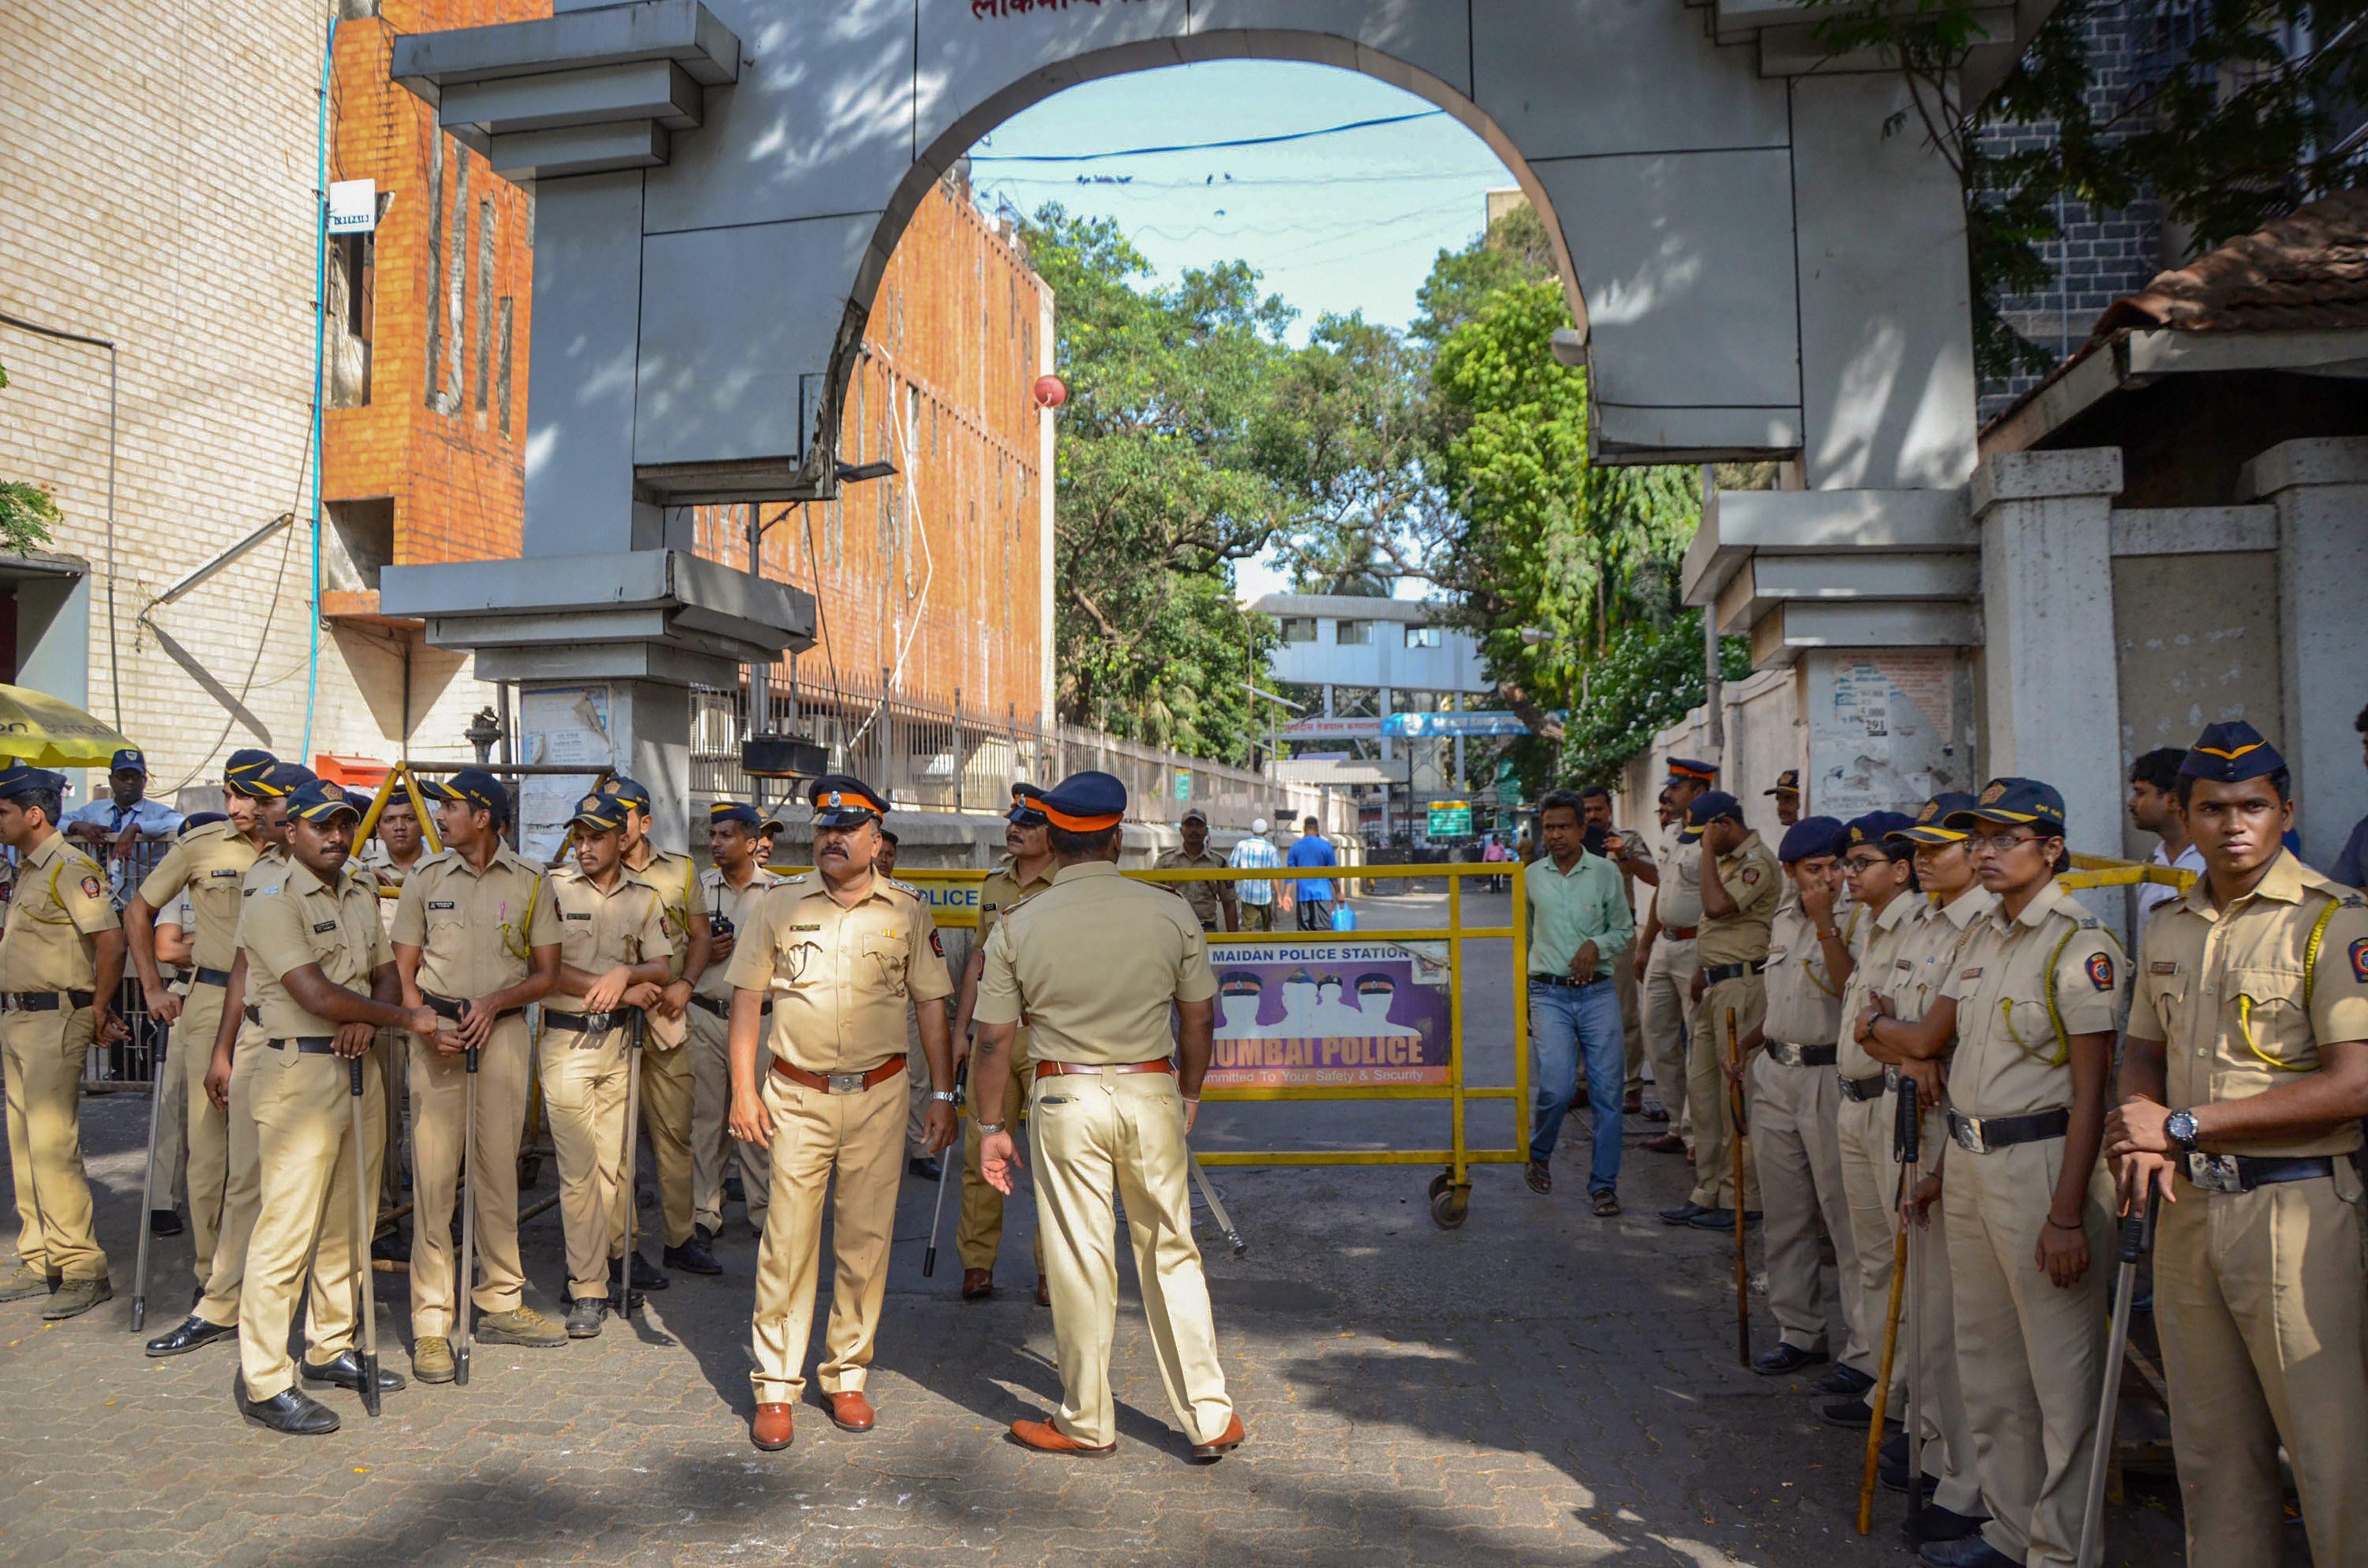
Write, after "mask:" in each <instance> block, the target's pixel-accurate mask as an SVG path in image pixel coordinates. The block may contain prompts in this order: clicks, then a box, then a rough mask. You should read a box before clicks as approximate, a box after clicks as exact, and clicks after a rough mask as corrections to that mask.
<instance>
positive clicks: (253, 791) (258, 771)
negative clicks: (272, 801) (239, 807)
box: [222, 746, 282, 799]
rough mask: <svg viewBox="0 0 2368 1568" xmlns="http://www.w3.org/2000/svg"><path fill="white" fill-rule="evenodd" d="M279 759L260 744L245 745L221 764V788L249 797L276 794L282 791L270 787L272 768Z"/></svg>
mask: <svg viewBox="0 0 2368 1568" xmlns="http://www.w3.org/2000/svg"><path fill="white" fill-rule="evenodd" d="M276 767H279V758H278V757H276V756H272V755H271V754H270V753H269V752H268V751H265V750H264V749H263V748H262V747H260V746H245V747H242V748H241V749H239V750H237V751H234V752H233V753H231V754H230V760H229V761H228V762H226V763H224V764H223V765H222V788H224V789H226V790H231V791H232V792H233V793H234V794H240V795H245V796H247V797H249V798H250V799H253V798H257V797H269V796H276V795H279V794H280V793H282V791H280V790H276V789H274V788H272V785H271V772H272V769H274V768H276Z"/></svg>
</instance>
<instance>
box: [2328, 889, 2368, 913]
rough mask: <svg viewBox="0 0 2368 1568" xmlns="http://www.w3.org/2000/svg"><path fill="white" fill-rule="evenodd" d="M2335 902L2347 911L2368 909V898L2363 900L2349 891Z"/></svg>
mask: <svg viewBox="0 0 2368 1568" xmlns="http://www.w3.org/2000/svg"><path fill="white" fill-rule="evenodd" d="M2335 902H2336V903H2339V904H2340V905H2341V906H2342V907H2344V908H2345V909H2368V898H2362V897H2361V896H2360V895H2359V894H2358V893H2356V892H2350V891H2348V890H2347V891H2346V892H2345V893H2344V894H2343V896H2342V897H2341V898H2339V899H2337V900H2336V901H2335Z"/></svg>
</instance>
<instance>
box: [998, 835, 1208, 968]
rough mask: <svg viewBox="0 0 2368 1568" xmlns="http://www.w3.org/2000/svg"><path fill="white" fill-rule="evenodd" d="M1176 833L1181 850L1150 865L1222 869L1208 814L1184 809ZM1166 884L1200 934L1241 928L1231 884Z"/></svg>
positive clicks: (1166, 853)
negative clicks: (1186, 905) (1212, 845)
mask: <svg viewBox="0 0 2368 1568" xmlns="http://www.w3.org/2000/svg"><path fill="white" fill-rule="evenodd" d="M1176 831H1177V833H1178V834H1179V835H1181V836H1182V837H1183V840H1184V847H1182V848H1181V849H1169V850H1167V851H1164V852H1163V853H1162V854H1161V855H1160V857H1159V858H1158V859H1157V860H1156V861H1154V862H1152V864H1153V865H1154V866H1155V867H1156V869H1159V870H1162V871H1222V870H1224V869H1225V858H1224V856H1223V855H1220V854H1218V853H1216V852H1215V851H1214V850H1212V849H1211V848H1210V847H1209V813H1208V812H1204V811H1202V810H1201V808H1200V807H1198V806H1190V807H1188V808H1186V810H1185V812H1184V818H1183V820H1182V821H1181V822H1179V823H1178V824H1176ZM1166 885H1167V890H1168V891H1169V892H1173V893H1175V894H1176V895H1177V896H1178V897H1179V898H1181V899H1182V900H1183V901H1184V902H1185V903H1189V904H1190V905H1191V906H1192V917H1193V918H1194V919H1196V920H1198V921H1200V923H1201V930H1202V931H1203V932H1209V931H1238V930H1240V929H1241V927H1242V906H1241V904H1240V903H1239V901H1237V900H1236V899H1235V897H1234V884H1233V883H1231V882H1215V881H1210V882H1203V881H1190V882H1169V883H1167V884H1166ZM981 940H985V938H984V937H982V938H981Z"/></svg>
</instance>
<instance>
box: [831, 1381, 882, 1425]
mask: <svg viewBox="0 0 2368 1568" xmlns="http://www.w3.org/2000/svg"><path fill="white" fill-rule="evenodd" d="M822 1397H823V1401H824V1403H827V1404H828V1405H829V1406H830V1421H831V1425H832V1426H836V1427H837V1428H838V1429H839V1430H840V1431H842V1432H869V1431H871V1421H872V1410H871V1401H870V1400H868V1399H866V1398H864V1397H863V1391H862V1390H861V1389H848V1391H847V1392H844V1393H825V1394H824V1395H823V1396H822Z"/></svg>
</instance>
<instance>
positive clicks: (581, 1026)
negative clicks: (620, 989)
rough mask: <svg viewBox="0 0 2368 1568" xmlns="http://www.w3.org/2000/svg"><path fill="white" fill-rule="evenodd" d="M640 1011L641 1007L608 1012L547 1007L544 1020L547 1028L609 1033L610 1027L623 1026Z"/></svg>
mask: <svg viewBox="0 0 2368 1568" xmlns="http://www.w3.org/2000/svg"><path fill="white" fill-rule="evenodd" d="M640 1012H641V1009H640V1008H639V1007H618V1008H615V1009H613V1010H611V1011H609V1012H606V1013H562V1012H558V1011H555V1010H553V1009H552V1008H548V1007H546V1008H544V1009H543V1014H542V1021H543V1024H544V1026H545V1027H546V1028H554V1029H566V1030H568V1031H569V1032H570V1033H573V1034H581V1035H596V1034H607V1033H608V1032H609V1030H610V1029H613V1028H623V1027H624V1025H625V1024H626V1023H627V1021H629V1020H630V1019H632V1018H633V1017H637V1016H638V1015H639V1014H640Z"/></svg>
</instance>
